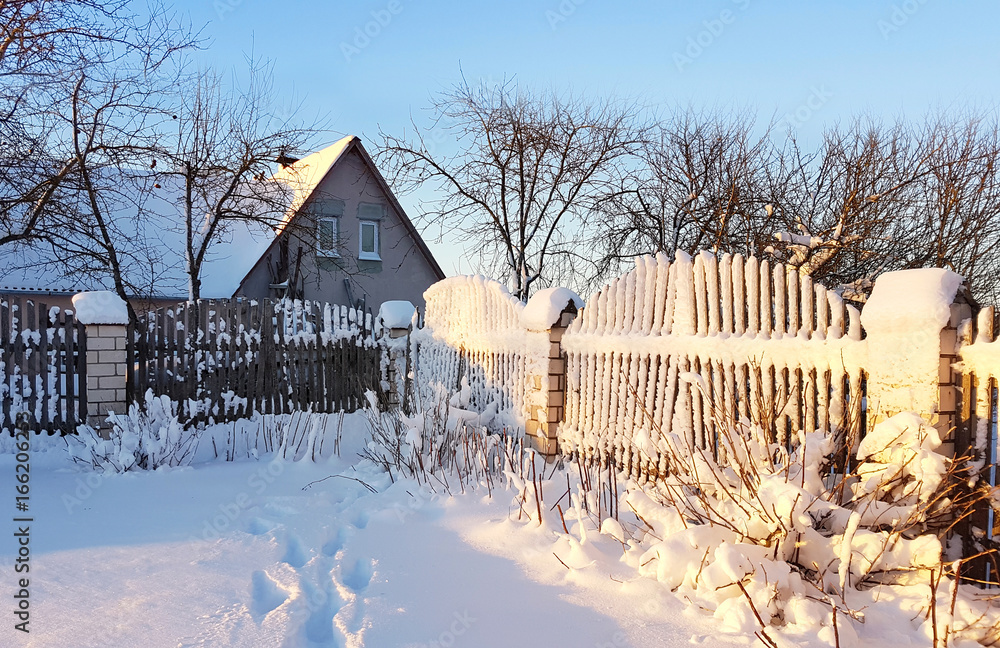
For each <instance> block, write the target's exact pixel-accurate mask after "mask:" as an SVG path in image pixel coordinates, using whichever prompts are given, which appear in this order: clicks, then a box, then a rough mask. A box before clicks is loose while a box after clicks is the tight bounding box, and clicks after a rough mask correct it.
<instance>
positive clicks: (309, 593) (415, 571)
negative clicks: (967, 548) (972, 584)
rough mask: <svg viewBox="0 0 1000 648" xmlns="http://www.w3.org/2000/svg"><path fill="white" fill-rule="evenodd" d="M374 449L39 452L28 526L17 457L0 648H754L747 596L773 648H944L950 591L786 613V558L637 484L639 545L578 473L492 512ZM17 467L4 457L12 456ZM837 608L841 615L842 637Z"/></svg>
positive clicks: (359, 424)
mask: <svg viewBox="0 0 1000 648" xmlns="http://www.w3.org/2000/svg"><path fill="white" fill-rule="evenodd" d="M223 432H224V430H223ZM367 436H368V428H367V422H366V420H365V418H364V416H363V415H361V414H354V415H348V416H347V418H346V422H345V425H344V434H343V441H342V444H341V449H340V450H341V451H340V456H328V455H331V454H332V453H331V452H330V450H331V446H330V445H329V444H326V445H324V451H323V452H322V453H321V454H322V455H327V456H322V457H321V458H320V460H319V461H316V462H314V461H311V460H309V459H308V458H307V459H304V460H301V461H286V460H282V459H280V458H275V457H274V455H269V456H267V455H265V456H262V457H261V458H260V459H259V460H255V459H252V458H249V457H248V456H247V454H246V452H245V451H236V452H235V453H232V452H230V454H236V455H240V456H243V457H244V458H243V459H241V460H236V461H233V462H225V461H222V460H215V459H214V458H213V454H214V450H213V449H212V444H211V442H208V443H206V442H205V440H204V439H203V441H202V444H201V447H200V449H199V452H198V454H197V457H196V461H195V463H194V465H192V466H189V467H182V468H170V469H159V470H156V471H149V472H145V471H137V472H128V473H126V474H107V475H105V474H100V473H96V472H92V471H89V470H84V469H83V468H82V467H80V466H79V465H77V464H74V463H72V462H71V461H70V459H69V454H68V453H67V452H66V451H65V449H64V447H63V446H62V443H61V442H59V443H56V444H52V443H51V442H49V443H48V445H49V446H51V447H50V449H48V450H44V449H42V448H41V447H38V446H41V445H43V444H41V443H36V447H35V449H34V450H33V452H32V455H31V473H30V474H31V480H30V484H31V496H30V510H29V511H28V512H27V513H16V512H14V490H15V477H14V475H15V474H16V473H15V456H14V455H13V454H11V453H9V452H6V453H3V454H0V476H3V478H5V479H6V480H7V482H8V486H6V487H4V486H2V485H0V488H7V489H8V491H9V493H10V499H9V502H10V509H9V510H10V511H11V515H8V516H6V517H7V520H6V522H5V530H4V531H3V536H2V537H3V538H4V540H2V541H0V558H2V560H0V562H2V564H0V589H2V590H3V591H4V592H5V594H4V595H5V596H6V597H7V598H6V600H7V601H8V607H6V610H7V611H6V612H5V614H4V617H5V621H4V622H3V623H2V624H0V625H2V629H0V646H46V647H49V646H52V647H59V648H62V647H67V648H84V647H91V646H93V647H101V648H104V647H116V648H117V647H128V646H141V647H142V648H156V647H159V646H163V647H169V648H182V647H194V646H248V647H258V646H259V647H271V646H287V647H298V646H303V647H338V648H339V647H354V646H371V647H379V648H381V647H394V646H403V647H406V646H408V647H411V648H416V647H420V646H425V647H431V646H433V647H447V646H476V647H483V648H485V647H492V646H498V647H500V646H502V647H508V646H511V647H527V646H531V647H534V646H540V647H541V646H544V647H549V646H555V647H560V646H574V647H576V646H585V647H590V646H594V647H598V648H608V647H611V648H618V647H624V646H642V647H643V648H650V647H655V646H688V645H691V644H704V645H711V646H727V645H749V644H754V643H757V642H758V638H757V637H755V631H757V630H758V629H759V624H758V622H757V621H755V619H754V614H756V613H754V614H751V611H750V609H749V607H748V606H747V605H746V604H745V603H744V598H743V597H741V596H740V593H739V591H737V589H736V587H733V585H734V583H736V582H740V581H741V579H745V580H746V583H747V587H748V588H750V592H751V593H750V594H747V593H746V592H745V591H744V595H745V596H746V599H747V600H749V599H750V598H751V597H753V598H754V599H755V600H756V601H757V605H758V606H759V607H760V612H761V613H762V614H764V615H765V616H766V617H767V618H769V619H770V618H772V616H771V615H772V613H773V614H774V618H779V616H780V615H783V618H782V619H780V623H770V624H769V625H768V630H767V632H768V634H769V637H768V639H769V640H770V641H773V642H775V645H777V646H781V647H782V648H784V647H786V646H830V645H839V646H843V647H845V648H846V647H848V646H867V645H873V646H874V645H877V646H886V647H895V646H931V645H932V644H933V642H934V638H933V636H932V635H933V630H932V627H931V625H930V624H929V623H928V622H927V616H928V615H927V611H928V607H927V601H928V600H929V598H930V589H929V587H928V586H927V585H926V584H925V583H924V582H923V580H919V581H918V580H917V576H918V574H917V573H916V572H915V573H914V579H912V582H911V583H910V584H908V585H903V586H899V585H897V586H892V587H882V586H877V585H876V586H871V587H866V588H864V589H861V590H858V589H851V588H848V590H845V596H846V599H844V598H839V595H838V594H836V592H835V591H831V592H827V593H823V592H821V591H820V590H819V589H816V590H815V591H812V590H808V589H806V590H803V591H802V592H800V593H798V594H796V595H794V596H792V597H791V598H787V600H784V599H785V598H786V597H787V596H788V592H792V591H796V588H799V589H801V585H795V583H798V582H800V581H799V580H798V579H797V578H793V577H792V575H791V574H792V573H793V572H789V570H788V567H787V565H786V563H783V562H780V561H777V562H775V561H774V560H770V559H768V558H767V557H766V556H764V554H769V553H771V549H768V548H764V547H754V546H749V545H740V546H741V547H743V549H739V548H734V547H735V545H733V544H727V543H725V542H723V543H722V544H719V542H718V539H717V538H715V539H714V540H712V538H713V537H714V536H716V535H718V534H719V531H718V529H712V528H709V527H705V526H696V527H691V528H690V529H684V530H682V531H680V532H668V531H667V526H669V525H667V524H666V522H665V521H669V520H670V519H671V515H673V514H671V513H670V512H669V511H668V510H667V509H663V511H665V512H663V513H661V512H659V510H658V509H657V508H656V505H655V504H653V502H652V500H650V499H649V498H647V497H646V496H645V495H644V494H643V493H642V491H640V490H639V489H638V488H637V487H636V486H635V485H634V484H631V485H630V486H627V485H625V484H624V483H623V484H622V485H621V487H622V491H621V495H622V496H621V499H620V503H624V504H625V505H626V506H634V507H636V511H637V512H638V514H639V515H641V516H642V520H643V521H644V523H645V524H646V526H647V527H648V529H649V532H648V533H646V532H644V531H642V529H641V524H638V518H636V517H635V516H633V515H632V514H630V513H627V514H623V515H622V517H621V519H622V521H623V524H624V526H625V529H624V532H623V527H622V526H621V525H619V524H618V523H617V522H615V521H614V520H610V519H608V518H605V519H604V523H603V524H602V523H600V521H599V520H598V521H597V522H596V523H595V520H594V519H593V516H592V515H591V516H588V515H586V514H584V513H583V512H582V511H581V508H580V503H579V499H578V498H575V497H574V496H569V497H566V498H565V499H563V497H562V496H561V493H567V495H568V491H567V490H566V488H568V487H569V484H570V481H571V480H575V479H576V477H575V476H574V475H577V474H579V473H575V472H574V471H573V470H570V471H569V472H568V473H559V472H556V473H552V472H551V471H550V472H549V473H548V474H547V478H546V479H545V480H544V483H545V489H547V490H546V492H545V496H544V497H543V502H538V503H536V502H535V501H534V499H533V496H526V497H525V498H524V500H523V501H524V510H521V506H520V505H519V503H518V493H519V492H520V493H521V494H522V495H524V494H525V493H531V492H533V491H531V488H532V486H531V484H532V480H531V477H529V476H528V475H524V479H525V482H521V483H519V479H518V478H517V477H516V476H512V475H509V476H510V481H511V482H513V483H515V484H518V483H519V486H518V487H515V488H511V489H506V488H504V486H503V485H502V484H501V481H502V480H501V479H496V480H495V481H494V482H493V483H492V484H491V485H490V486H488V487H487V486H485V485H481V486H479V487H478V488H476V489H475V490H473V491H469V490H468V488H465V487H463V486H462V485H461V484H459V483H457V482H456V481H454V480H452V482H451V484H450V487H449V488H450V490H451V492H452V493H454V494H453V495H449V496H445V495H441V494H439V493H434V492H432V491H431V490H430V489H428V488H427V487H426V486H420V485H419V484H418V483H417V482H415V481H413V480H412V479H402V480H400V479H398V476H397V479H396V481H395V482H393V481H392V480H391V479H390V477H389V475H388V474H386V473H385V472H384V471H383V470H381V469H380V468H378V467H377V466H376V465H375V464H373V463H371V462H369V461H368V460H363V459H360V458H359V455H358V453H359V451H361V450H362V449H363V447H364V444H365V442H366V440H367ZM225 438H226V437H225V434H222V435H217V436H216V440H217V442H218V444H217V447H224V443H225V441H224V439H225ZM234 438H235V435H234ZM9 446H10V439H9V438H7V439H6V440H4V439H0V450H9ZM435 478H445V479H446V478H447V476H446V475H443V474H442V475H441V476H439V477H435ZM541 481H542V480H540V482H541ZM598 481H600V479H598ZM563 484H565V486H564V485H563ZM626 487H627V488H628V491H626ZM518 488H521V489H524V488H527V490H520V491H519V490H518ZM600 488H602V487H597V488H595V490H593V491H590V494H589V495H588V497H598V495H597V491H598V490H600ZM439 490H443V489H439ZM462 491H465V492H462ZM574 492H575V491H574ZM571 500H575V501H572V502H571ZM560 505H561V508H559V507H560ZM619 505H620V504H619ZM626 506H623V507H622V508H623V509H624V508H626ZM650 507H653V508H650ZM596 508H600V507H599V506H598V507H596ZM659 508H660V509H662V507H659ZM539 509H541V510H542V511H543V515H542V517H543V520H544V523H543V524H538V522H537V512H538V510H539ZM556 511H558V514H557V513H556ZM564 511H565V517H563V512H564ZM22 515H26V516H30V517H31V522H30V523H29V524H28V525H27V526H28V527H30V563H29V564H30V572H27V573H15V564H17V563H15V560H16V558H17V557H18V536H17V535H15V534H17V533H19V529H21V528H22V527H21V526H19V525H21V523H19V522H17V523H15V522H12V519H13V518H14V517H16V516H22ZM661 516H662V519H658V517H661ZM629 517H631V519H632V521H631V522H630V523H629V522H627V521H626V518H629ZM564 525H565V526H564ZM598 528H600V531H601V532H599V531H598ZM564 529H566V530H565V531H564ZM654 531H655V533H654ZM671 533H673V535H671ZM616 537H617V538H621V539H622V540H624V542H622V541H619V540H618V539H616ZM699 538H701V540H699ZM709 540H711V542H709ZM702 541H704V542H702ZM699 542H701V544H699ZM703 547H712V548H714V549H713V550H714V554H712V555H711V556H710V555H709V551H708V550H707V549H704V548H703ZM758 550H759V551H758ZM757 553H760V554H761V557H760V558H759V560H756V562H755V563H754V564H756V565H758V566H759V567H760V569H763V570H764V571H765V572H769V573H766V574H763V575H760V574H757V576H755V577H753V578H751V577H750V575H744V574H748V572H746V571H745V570H746V569H747V567H746V565H744V564H743V563H746V562H747V556H753V555H756V554H757ZM703 554H704V555H703ZM782 566H784V567H782ZM753 570H754V572H756V571H757V569H756V568H753ZM835 571H836V570H835ZM845 573H846V572H845ZM23 577H27V578H28V580H29V583H28V587H27V588H26V589H27V590H28V592H29V594H30V598H29V601H30V605H29V610H30V622H29V625H28V626H27V627H28V629H29V630H30V632H29V633H27V634H25V633H23V632H19V631H17V630H16V629H15V624H17V623H19V622H21V620H20V619H18V618H17V617H16V616H15V614H14V610H15V608H16V606H17V605H18V604H19V600H18V599H17V598H11V597H12V596H16V593H18V592H20V587H21V586H20V584H19V582H18V580H17V579H19V578H23ZM699 579H700V581H701V582H700V584H699V585H698V589H697V590H694V589H692V588H691V587H690V586H689V585H690V584H689V583H688V581H691V580H693V581H694V582H695V583H696V584H697V583H698V581H699ZM682 581H683V582H684V583H685V584H683V585H678V584H680V583H682ZM785 581H787V583H785V584H784V585H780V586H779V584H780V583H783V582H785ZM714 583H718V584H719V585H718V587H716V586H715V585H714ZM768 588H772V589H773V592H772V593H771V594H770V595H769V594H768V592H770V591H772V590H771V589H768ZM834 589H836V588H834ZM826 594H831V596H830V599H829V600H827V598H826ZM778 597H782V598H783V602H782V603H781V606H779V607H774V606H773V605H772V604H773V603H774V600H775V599H776V598H778ZM938 600H939V610H941V612H938V614H939V615H941V614H944V611H945V610H948V609H949V601H950V600H953V599H951V597H950V587H949V585H948V584H947V579H945V580H944V581H942V583H941V587H940V589H939V590H938ZM11 601H14V604H13V605H11V604H10V602H11ZM831 604H833V605H837V606H838V607H839V606H842V607H841V608H840V609H841V610H842V611H841V613H840V615H841V616H840V620H839V625H838V626H832V625H831V621H832V620H833V619H836V618H837V617H836V615H833V614H832V609H831ZM951 606H952V608H954V603H951ZM772 607H773V609H771V608H772ZM845 609H846V610H848V612H847V613H845V612H843V610H845ZM976 609H978V608H975V606H973V607H969V606H968V605H966V604H965V603H964V602H963V600H962V599H961V598H960V599H959V606H958V608H954V615H953V618H954V619H955V625H956V626H957V627H961V626H962V625H963V624H968V623H969V619H976V620H977V622H983V623H985V624H986V625H991V624H992V623H993V620H992V617H993V616H994V615H993V614H992V613H991V614H990V615H989V616H987V617H983V616H982V615H980V616H979V617H976V614H978V613H977V612H976V611H975V610H976ZM769 610H770V611H769ZM779 610H780V611H779ZM948 614H949V615H951V612H948ZM849 615H850V616H853V617H854V618H853V619H852V618H849ZM949 618H951V617H949ZM938 620H939V624H938V626H939V628H941V629H943V628H947V627H948V621H947V619H945V620H944V622H943V623H942V622H941V619H940V618H939V619H938ZM838 633H839V634H838ZM950 645H952V646H954V647H955V648H961V647H963V646H970V645H974V644H971V643H969V642H967V641H964V640H958V641H956V640H955V638H952V640H951V643H950Z"/></svg>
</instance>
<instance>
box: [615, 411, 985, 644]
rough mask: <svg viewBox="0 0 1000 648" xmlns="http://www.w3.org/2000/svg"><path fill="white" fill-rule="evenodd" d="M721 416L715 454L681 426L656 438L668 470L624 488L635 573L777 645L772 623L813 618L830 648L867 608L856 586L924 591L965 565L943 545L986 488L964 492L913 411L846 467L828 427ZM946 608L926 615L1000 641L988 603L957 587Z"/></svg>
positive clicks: (888, 425) (864, 445) (886, 427)
mask: <svg viewBox="0 0 1000 648" xmlns="http://www.w3.org/2000/svg"><path fill="white" fill-rule="evenodd" d="M726 423H727V425H725V426H720V427H721V429H722V430H723V432H722V433H721V434H720V437H719V440H718V448H717V455H713V453H712V451H711V450H703V449H700V448H696V447H691V446H690V445H689V444H687V443H685V442H684V441H683V440H682V439H681V438H680V437H678V436H676V435H667V437H666V438H663V439H659V440H658V441H657V443H658V447H659V448H660V449H661V450H665V451H666V453H667V455H668V458H669V461H668V465H669V474H668V475H667V476H665V477H663V478H661V479H659V480H657V481H656V482H655V483H653V484H648V485H646V486H645V487H643V488H639V487H634V488H631V489H629V492H628V493H627V494H626V495H625V496H624V498H623V501H624V503H625V506H624V507H623V508H627V509H631V510H632V511H634V512H635V513H636V515H637V517H638V518H639V519H640V520H641V521H642V526H644V527H645V528H644V530H643V531H641V532H639V533H638V536H639V537H638V538H637V539H638V540H639V541H640V544H642V545H643V547H644V553H643V554H642V555H641V556H639V557H638V561H637V565H638V566H639V570H640V573H643V574H645V575H647V576H651V577H654V578H656V579H657V580H659V581H660V582H662V583H664V584H665V585H667V586H669V587H670V588H671V589H673V590H676V591H678V592H679V593H681V594H683V595H684V596H686V597H688V598H690V599H691V600H693V601H695V602H696V603H697V604H698V605H700V606H702V607H704V608H706V609H708V610H712V611H713V614H714V616H715V618H716V619H717V620H718V622H719V623H720V624H722V625H723V626H724V627H725V628H727V629H728V630H729V631H732V632H737V633H751V632H757V633H758V636H760V638H761V640H762V641H764V643H766V644H769V645H775V644H774V641H773V638H772V637H771V636H769V635H768V629H769V628H771V627H772V626H781V627H782V628H783V634H789V635H794V634H795V631H796V627H797V626H800V625H803V624H804V625H810V624H812V625H815V624H816V623H817V622H819V623H821V624H822V625H823V626H824V632H825V634H826V635H828V639H829V640H830V643H831V645H832V644H833V643H834V639H835V638H836V641H837V642H838V643H839V645H842V646H846V645H852V643H854V642H852V641H851V637H852V636H853V635H854V631H853V630H852V629H851V628H852V626H851V623H850V622H849V621H848V619H850V618H853V619H855V620H858V621H860V620H863V618H864V614H863V612H861V611H860V610H858V608H857V607H855V606H856V604H855V603H852V601H853V600H854V598H855V597H854V596H853V595H852V591H853V592H856V591H858V590H863V589H868V588H871V587H874V586H877V585H884V584H894V585H900V586H907V585H913V584H916V583H920V584H921V586H924V587H926V585H925V584H926V583H928V582H930V581H932V580H933V579H935V578H937V579H939V580H940V579H941V576H942V574H944V575H954V572H955V571H956V570H958V569H960V568H961V561H960V560H955V559H956V558H958V556H950V557H949V559H946V558H945V557H944V554H945V553H946V552H945V551H944V550H943V543H945V542H946V541H947V538H948V534H949V532H950V531H951V527H952V526H953V523H954V521H955V520H957V519H961V518H962V517H963V516H964V515H965V514H966V513H967V512H968V511H969V510H970V507H971V506H972V505H974V504H976V503H977V502H978V503H979V504H981V503H983V502H984V501H985V500H986V499H987V498H989V497H990V495H991V492H990V490H989V489H988V488H987V487H985V486H979V487H978V490H977V489H975V488H973V489H972V491H971V493H972V494H971V495H970V494H969V490H968V488H967V486H966V485H965V483H964V482H965V480H964V479H959V475H958V473H957V471H958V470H959V469H960V468H961V466H962V463H963V462H962V461H961V460H952V459H950V458H948V457H945V456H944V455H942V454H939V453H938V452H937V449H938V447H939V446H940V445H941V439H940V437H939V435H938V433H937V431H936V430H935V429H934V428H933V427H932V426H930V425H928V424H927V423H926V422H925V421H924V420H922V419H921V418H920V417H919V416H918V415H916V414H913V413H902V414H898V415H896V416H893V417H892V418H889V419H888V420H885V421H883V422H881V423H879V424H878V425H876V426H875V427H874V428H873V429H872V430H871V431H870V432H869V433H868V436H867V437H866V438H865V439H864V440H863V441H862V442H861V444H860V445H859V447H858V449H857V452H856V456H855V457H854V459H856V461H855V462H854V465H853V468H852V470H851V471H850V472H849V474H846V475H834V474H833V472H832V470H831V467H832V460H833V456H834V455H833V450H834V447H833V446H834V444H833V440H832V437H831V436H830V435H828V434H824V433H821V432H816V433H811V434H804V433H799V435H798V438H797V440H796V441H797V442H796V443H795V444H794V446H793V447H791V448H786V447H784V446H783V445H780V444H777V443H773V442H772V441H771V435H770V434H769V433H768V431H767V430H766V429H765V428H763V427H761V426H760V425H755V424H753V423H751V422H750V421H747V420H742V421H733V420H729V421H726ZM942 589H943V588H942ZM928 600H929V599H928ZM956 602H958V604H957V608H956ZM928 605H930V604H929V603H928ZM943 605H944V607H945V609H944V610H942V612H941V616H940V617H937V616H935V615H930V614H929V615H928V616H929V617H930V616H935V618H937V619H940V618H944V616H945V613H946V612H947V613H948V614H950V615H952V616H950V617H948V618H949V619H950V622H948V623H946V624H945V626H946V627H947V628H948V630H949V631H950V632H951V633H952V634H953V635H954V634H956V633H957V635H958V636H960V637H961V638H963V639H966V640H972V641H982V642H988V641H992V640H994V639H996V638H997V634H996V629H995V628H992V627H989V626H988V625H986V624H985V623H984V621H983V619H985V618H986V617H985V616H984V614H983V613H984V611H985V609H986V606H987V604H986V603H985V602H982V601H977V600H975V596H971V595H970V596H961V597H960V596H957V595H956V596H955V598H954V599H953V600H952V601H951V602H950V606H949V601H947V600H946V601H944V602H943ZM834 609H836V612H835V611H834ZM956 610H958V611H956ZM838 613H839V615H840V625H839V627H838V626H835V623H836V621H835V619H836V616H837V614H838ZM803 627H804V626H803Z"/></svg>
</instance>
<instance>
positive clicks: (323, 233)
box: [316, 218, 340, 257]
mask: <svg viewBox="0 0 1000 648" xmlns="http://www.w3.org/2000/svg"><path fill="white" fill-rule="evenodd" d="M338 220H339V219H337V218H320V219H317V221H316V255H317V256H325V257H335V256H340V255H339V254H338V253H337V225H338V222H337V221H338Z"/></svg>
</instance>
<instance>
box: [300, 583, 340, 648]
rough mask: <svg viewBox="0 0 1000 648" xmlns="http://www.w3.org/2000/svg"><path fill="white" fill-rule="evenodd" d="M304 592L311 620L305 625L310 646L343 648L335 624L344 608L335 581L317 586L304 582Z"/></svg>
mask: <svg viewBox="0 0 1000 648" xmlns="http://www.w3.org/2000/svg"><path fill="white" fill-rule="evenodd" d="M302 591H303V593H304V594H305V596H306V603H307V605H308V607H309V618H308V619H307V620H306V623H305V633H306V639H307V640H308V641H309V643H310V645H314V644H315V645H318V646H335V647H336V648H341V646H343V643H342V642H341V641H340V638H341V635H340V633H339V631H338V629H337V627H336V625H335V623H334V617H335V616H336V614H337V612H339V611H340V609H341V607H343V601H342V600H341V599H340V597H339V596H338V595H337V593H336V592H335V591H334V588H333V581H332V580H329V579H328V580H327V581H326V582H325V583H323V584H320V585H316V584H313V583H309V582H307V581H303V583H302Z"/></svg>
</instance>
